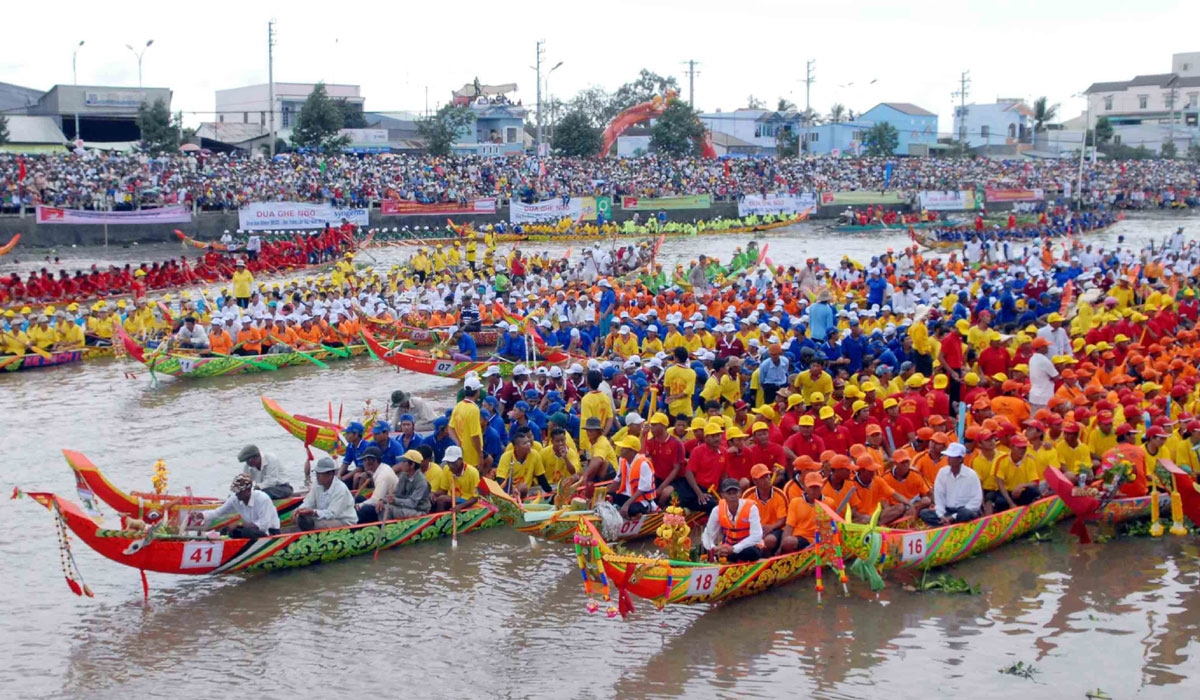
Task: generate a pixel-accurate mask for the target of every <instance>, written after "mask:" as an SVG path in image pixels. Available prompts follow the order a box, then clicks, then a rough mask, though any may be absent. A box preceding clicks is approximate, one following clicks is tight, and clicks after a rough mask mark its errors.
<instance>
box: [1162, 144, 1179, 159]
mask: <svg viewBox="0 0 1200 700" xmlns="http://www.w3.org/2000/svg"><path fill="white" fill-rule="evenodd" d="M1158 155H1160V156H1162V157H1163V158H1174V157H1176V156H1178V155H1179V149H1178V148H1176V147H1175V142H1174V141H1167V142H1166V143H1164V144H1163V145H1162V148H1160V149H1158Z"/></svg>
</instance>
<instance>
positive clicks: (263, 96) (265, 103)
mask: <svg viewBox="0 0 1200 700" xmlns="http://www.w3.org/2000/svg"><path fill="white" fill-rule="evenodd" d="M315 86H316V85H315V83H275V130H276V132H280V131H289V130H291V128H292V126H293V125H294V124H295V123H296V117H297V116H298V115H299V114H300V108H301V107H303V106H304V101H305V100H306V99H308V96H309V95H310V94H311V93H312V91H313V88H314V87H315ZM325 92H327V93H328V94H329V97H330V99H334V100H345V101H346V102H348V103H350V104H357V105H359V106H360V107H361V106H362V104H363V102H364V100H363V97H362V93H361V88H359V86H358V85H338V84H336V83H326V84H325ZM270 111H271V89H270V86H269V85H267V84H266V83H264V84H262V85H247V86H246V87H240V88H231V89H229V90H217V109H216V112H217V121H218V122H221V123H226V124H228V123H231V122H232V123H235V124H261V125H263V126H267V127H269V126H270V116H269V115H270Z"/></svg>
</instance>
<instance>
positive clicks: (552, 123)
mask: <svg viewBox="0 0 1200 700" xmlns="http://www.w3.org/2000/svg"><path fill="white" fill-rule="evenodd" d="M562 64H563V62H562V61H559V62H558V63H555V64H554V67H553V68H551V69H550V70H548V71H546V101H547V102H549V101H550V100H551V97H550V74H551V73H553V72H554V71H556V70H558V69H559V68H562ZM556 117H557V112H556V113H555V114H551V115H550V119H551V121H550V138H554V126H555V123H556V122H557V121H558V120H557V118H556Z"/></svg>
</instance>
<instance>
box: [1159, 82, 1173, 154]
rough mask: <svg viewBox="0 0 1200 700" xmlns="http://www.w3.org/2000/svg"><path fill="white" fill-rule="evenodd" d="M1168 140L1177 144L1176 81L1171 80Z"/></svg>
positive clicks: (1160, 147) (1168, 107)
mask: <svg viewBox="0 0 1200 700" xmlns="http://www.w3.org/2000/svg"><path fill="white" fill-rule="evenodd" d="M1167 141H1168V142H1170V143H1171V145H1172V146H1174V145H1175V82H1174V81H1172V82H1171V97H1170V98H1169V101H1168V102H1167ZM1159 153H1160V154H1161V153H1162V146H1159Z"/></svg>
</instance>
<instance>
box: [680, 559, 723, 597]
mask: <svg viewBox="0 0 1200 700" xmlns="http://www.w3.org/2000/svg"><path fill="white" fill-rule="evenodd" d="M720 579H721V570H720V569H719V568H718V567H715V566H712V567H706V568H703V569H692V576H691V578H689V579H688V590H687V594H688V595H712V594H713V593H715V592H716V590H717V581H719V580H720Z"/></svg>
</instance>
